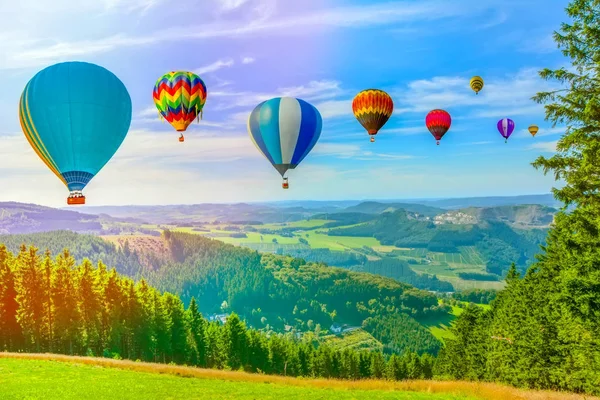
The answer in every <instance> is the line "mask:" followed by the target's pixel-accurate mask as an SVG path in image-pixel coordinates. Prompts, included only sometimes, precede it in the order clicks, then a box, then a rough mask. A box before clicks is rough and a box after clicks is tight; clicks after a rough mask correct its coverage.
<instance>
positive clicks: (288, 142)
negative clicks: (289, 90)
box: [248, 97, 323, 189]
mask: <svg viewBox="0 0 600 400" xmlns="http://www.w3.org/2000/svg"><path fill="white" fill-rule="evenodd" d="M322 125H323V121H322V119H321V114H319V111H318V110H317V109H316V108H315V107H314V106H313V105H311V104H309V103H307V102H306V101H304V100H300V99H295V98H293V97H276V98H274V99H271V100H267V101H264V102H262V103H260V104H259V105H257V106H256V108H254V110H253V111H252V112H251V113H250V117H249V118H248V134H249V135H250V139H252V141H253V142H254V145H255V146H256V148H257V149H258V150H259V151H260V152H261V153H262V154H263V155H264V156H265V157H266V158H267V160H269V162H270V163H271V164H273V167H275V169H276V170H277V171H278V172H279V173H280V174H281V177H282V178H283V184H282V187H283V188H284V189H287V188H288V187H289V185H288V181H287V178H286V177H285V176H284V175H285V173H286V172H287V170H288V169H294V168H296V167H297V166H298V164H300V162H302V160H303V159H304V158H305V157H306V156H307V155H308V153H309V152H310V151H311V150H312V148H313V147H314V146H315V144H316V143H317V140H319V136H321V127H322Z"/></svg>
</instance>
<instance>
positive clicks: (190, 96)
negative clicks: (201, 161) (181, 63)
mask: <svg viewBox="0 0 600 400" xmlns="http://www.w3.org/2000/svg"><path fill="white" fill-rule="evenodd" d="M153 98H154V104H156V108H158V113H159V115H160V117H161V119H162V118H164V119H166V120H167V121H168V122H169V123H170V124H171V125H172V126H173V128H175V129H176V130H177V132H179V135H180V136H179V141H180V142H183V141H184V137H183V132H184V131H185V130H186V129H187V127H188V126H189V125H190V124H191V123H192V122H193V121H194V119H196V120H200V119H201V118H202V108H203V107H204V104H205V103H206V85H205V84H204V82H203V81H202V79H200V77H199V76H198V75H196V74H194V73H192V72H187V71H172V72H169V73H166V74H164V75H163V76H161V77H160V78H158V80H157V81H156V84H155V85H154V91H153Z"/></svg>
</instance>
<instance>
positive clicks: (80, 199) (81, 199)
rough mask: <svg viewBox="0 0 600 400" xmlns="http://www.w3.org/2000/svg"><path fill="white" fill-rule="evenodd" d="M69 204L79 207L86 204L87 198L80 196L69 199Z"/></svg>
mask: <svg viewBox="0 0 600 400" xmlns="http://www.w3.org/2000/svg"><path fill="white" fill-rule="evenodd" d="M67 204H68V205H70V206H73V205H77V204H85V196H78V197H71V196H69V197H67Z"/></svg>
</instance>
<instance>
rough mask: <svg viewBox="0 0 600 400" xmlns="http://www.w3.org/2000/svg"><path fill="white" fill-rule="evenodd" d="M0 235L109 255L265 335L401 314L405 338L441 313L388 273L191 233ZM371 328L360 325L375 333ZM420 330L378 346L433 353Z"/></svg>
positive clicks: (121, 268)
mask: <svg viewBox="0 0 600 400" xmlns="http://www.w3.org/2000/svg"><path fill="white" fill-rule="evenodd" d="M0 240H5V241H6V243H7V246H8V248H9V249H10V250H12V251H17V250H18V249H19V246H20V244H21V243H27V244H34V245H36V246H37V247H39V248H41V249H45V248H49V249H50V250H51V251H52V252H60V251H61V249H63V248H65V247H70V248H72V249H73V250H72V251H71V254H72V255H73V256H74V257H75V259H77V260H78V261H82V260H83V259H84V258H86V257H87V258H89V259H90V260H92V261H94V262H97V261H99V260H100V259H102V260H110V264H109V266H115V267H116V268H117V271H118V272H120V273H123V274H125V275H127V276H130V277H133V278H141V277H144V278H145V279H146V280H147V281H148V282H149V283H150V284H151V285H152V286H154V287H156V288H158V289H160V290H165V291H168V292H171V293H175V294H177V295H179V296H180V298H181V299H182V300H183V302H184V304H185V305H187V304H189V302H190V300H191V298H192V297H195V298H196V300H197V301H198V305H199V308H200V311H201V312H202V313H203V314H205V315H211V314H215V313H229V312H236V313H237V314H239V315H241V316H242V318H243V319H244V320H245V321H246V323H247V324H248V325H249V326H251V327H253V328H256V329H260V330H262V331H264V332H267V333H268V332H271V331H274V332H285V331H286V327H291V328H293V329H295V330H296V331H298V332H315V331H317V330H318V331H320V332H322V333H326V331H327V330H329V328H330V326H331V325H332V324H334V323H338V324H348V325H350V326H362V325H363V323H364V322H365V320H367V319H368V318H372V317H382V318H387V317H388V316H394V315H396V314H402V315H404V316H405V318H404V319H403V321H406V324H404V325H402V324H401V325H398V326H397V330H398V332H399V336H398V337H408V338H410V337H411V335H410V334H409V333H410V332H412V330H413V329H414V327H413V325H414V324H416V325H418V323H417V322H416V321H415V319H414V318H418V317H421V316H425V315H443V314H445V313H447V312H448V309H447V308H444V307H440V306H439V305H438V300H437V297H436V296H435V295H434V294H431V293H428V292H426V291H421V290H417V289H414V288H412V287H410V286H409V285H406V284H403V283H400V282H398V281H396V280H394V279H390V278H386V277H382V276H378V275H372V274H367V273H360V272H353V271H349V270H346V269H341V268H333V267H329V266H327V265H325V264H319V263H307V262H306V261H304V260H302V259H296V258H292V257H284V256H278V255H273V254H262V255H261V254H259V253H257V252H255V251H252V250H249V249H245V248H240V247H235V246H232V245H228V244H224V243H221V242H219V241H216V240H210V239H206V238H204V237H202V236H199V235H192V234H184V233H172V232H169V231H166V232H165V234H164V236H163V237H162V238H153V237H129V238H128V241H127V242H126V244H125V245H124V246H123V247H119V246H116V245H114V244H111V243H107V242H105V241H104V240H102V239H100V238H97V237H93V236H86V235H78V234H74V233H70V232H53V233H46V234H35V235H30V236H20V237H15V236H7V237H0ZM106 262H108V261H106ZM113 263H114V264H113ZM379 327H380V325H377V326H373V327H370V328H369V329H367V330H368V331H369V333H370V334H372V335H373V336H375V337H378V335H380V332H379ZM405 330H406V331H405ZM425 332H426V333H424V334H423V335H419V336H415V337H414V340H412V339H411V340H409V341H406V340H405V339H402V340H401V341H398V342H395V343H391V342H390V343H385V344H390V345H391V346H392V347H393V349H394V351H397V352H398V353H402V352H404V351H407V350H411V351H415V352H417V353H420V354H422V353H432V354H435V353H437V351H438V350H439V348H440V343H439V341H437V340H436V339H435V338H434V337H433V335H431V334H430V333H429V332H427V331H426V330H425ZM390 340H392V339H390Z"/></svg>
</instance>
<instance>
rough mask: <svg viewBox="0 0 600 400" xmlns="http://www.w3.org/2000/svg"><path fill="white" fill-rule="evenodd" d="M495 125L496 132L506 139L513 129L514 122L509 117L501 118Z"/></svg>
mask: <svg viewBox="0 0 600 400" xmlns="http://www.w3.org/2000/svg"><path fill="white" fill-rule="evenodd" d="M497 126H498V132H500V134H501V135H502V137H503V138H504V139H508V138H509V137H510V135H512V133H513V131H514V130H515V122H514V121H513V120H512V119H510V118H502V119H501V120H500V121H498V124H497Z"/></svg>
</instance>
